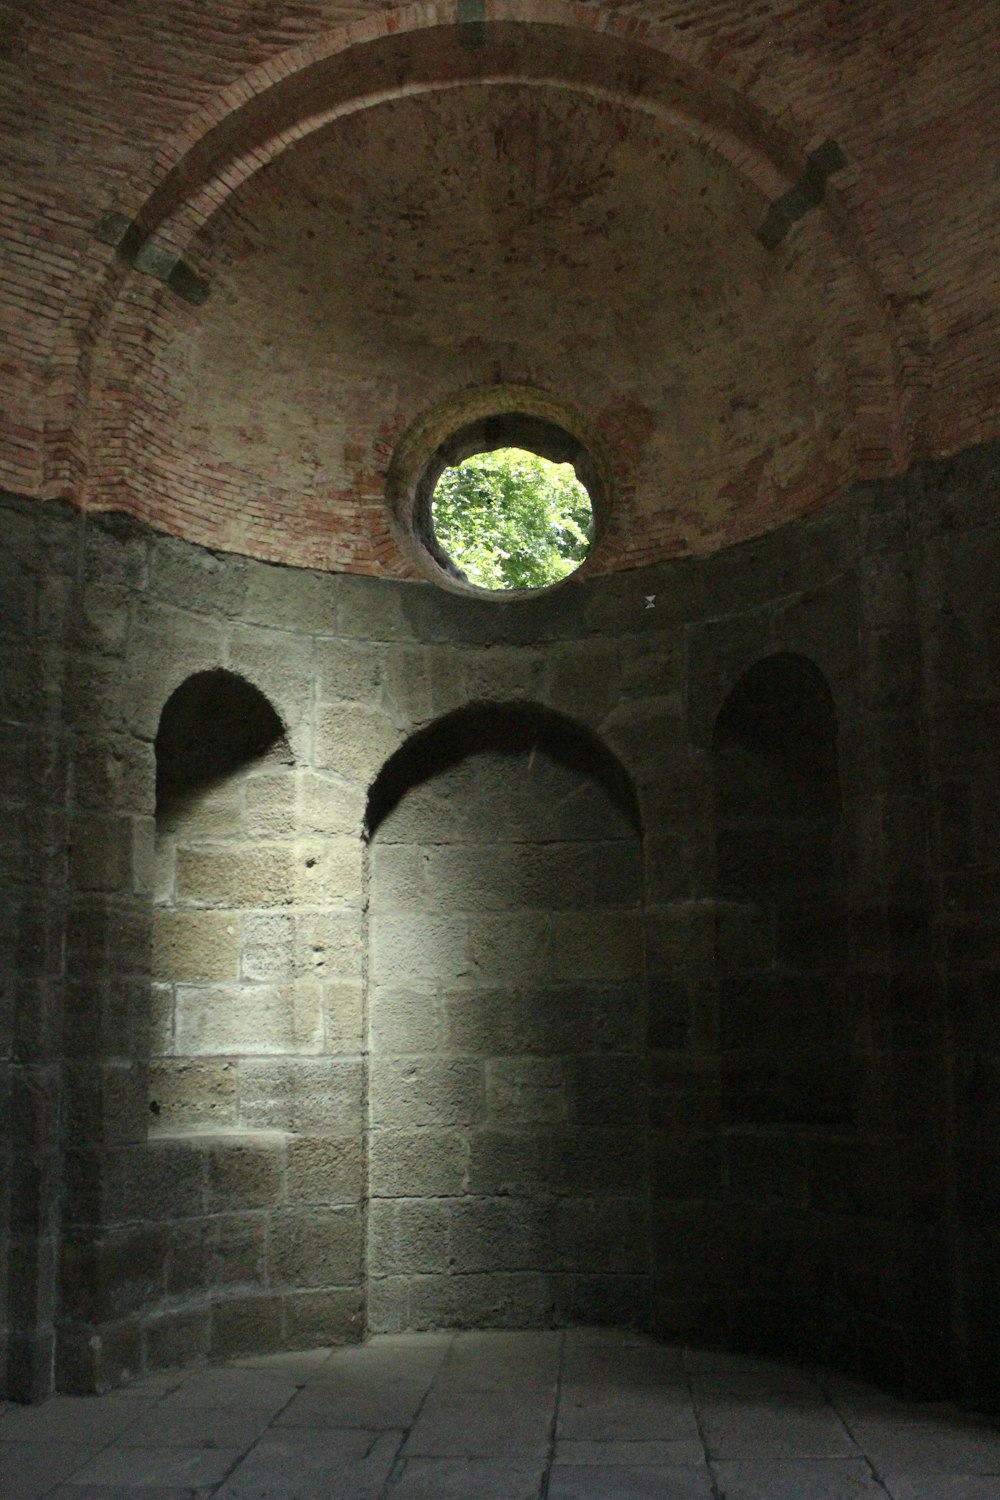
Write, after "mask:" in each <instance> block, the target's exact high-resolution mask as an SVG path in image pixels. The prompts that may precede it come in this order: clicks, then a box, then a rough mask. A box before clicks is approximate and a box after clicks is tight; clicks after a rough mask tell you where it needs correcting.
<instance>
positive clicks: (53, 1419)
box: [0, 1394, 149, 1448]
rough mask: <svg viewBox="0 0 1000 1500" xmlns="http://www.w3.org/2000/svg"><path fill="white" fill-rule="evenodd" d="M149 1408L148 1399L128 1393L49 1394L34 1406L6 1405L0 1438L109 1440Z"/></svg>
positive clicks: (97, 1444) (92, 1443)
mask: <svg viewBox="0 0 1000 1500" xmlns="http://www.w3.org/2000/svg"><path fill="white" fill-rule="evenodd" d="M148 1411H149V1401H148V1399H143V1398H141V1397H133V1396H128V1395H124V1396H123V1395H119V1394H114V1395H108V1396H53V1397H52V1398H51V1400H49V1401H43V1402H41V1404H40V1405H38V1406H15V1407H12V1408H8V1410H7V1411H6V1412H5V1413H4V1416H3V1417H2V1418H0V1438H3V1439H9V1440H11V1441H14V1442H22V1443H43V1442H52V1443H86V1444H88V1445H89V1446H90V1447H91V1448H98V1447H100V1446H101V1445H102V1444H104V1443H109V1442H111V1441H112V1440H113V1439H114V1438H116V1437H118V1435H119V1434H120V1433H122V1432H125V1431H126V1430H127V1429H128V1428H129V1427H131V1426H133V1425H134V1423H136V1422H137V1421H139V1419H140V1418H141V1417H143V1416H145V1415H146V1414H147V1413H148Z"/></svg>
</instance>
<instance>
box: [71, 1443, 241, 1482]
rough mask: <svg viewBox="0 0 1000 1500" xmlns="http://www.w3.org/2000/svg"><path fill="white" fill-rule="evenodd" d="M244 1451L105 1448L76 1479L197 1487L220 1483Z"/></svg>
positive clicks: (232, 1449)
mask: <svg viewBox="0 0 1000 1500" xmlns="http://www.w3.org/2000/svg"><path fill="white" fill-rule="evenodd" d="M242 1456H243V1453H242V1450H241V1449H239V1448H177V1447H169V1446H166V1445H164V1446H161V1447H156V1448H118V1447H110V1448H104V1449H102V1450H101V1452H100V1453H98V1454H97V1455H96V1456H95V1457H94V1458H92V1459H91V1460H90V1462H89V1463H86V1464H84V1466H83V1468H82V1469H80V1470H79V1472H78V1473H77V1474H74V1476H73V1478H74V1479H75V1480H79V1481H80V1483H81V1484H97V1485H120V1486H125V1487H131V1488H135V1487H137V1486H142V1485H145V1486H146V1488H147V1489H150V1488H156V1487H160V1488H170V1487H175V1488H184V1487H185V1486H186V1487H187V1488H188V1489H196V1488H201V1487H205V1486H207V1485H213V1484H220V1483H221V1482H222V1480H223V1479H225V1477H226V1475H227V1474H228V1473H229V1471H230V1469H231V1468H232V1467H233V1465H234V1464H236V1463H238V1462H239V1460H240V1459H241V1458H242Z"/></svg>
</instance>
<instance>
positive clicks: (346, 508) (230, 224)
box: [0, 0, 1000, 576]
mask: <svg viewBox="0 0 1000 1500" xmlns="http://www.w3.org/2000/svg"><path fill="white" fill-rule="evenodd" d="M529 9H530V14H529ZM722 9H723V10H724V9H725V8H722ZM738 9H739V8H738V7H734V8H733V15H732V16H731V17H728V19H727V15H724V14H723V13H722V10H720V9H719V8H715V10H713V18H714V19H713V21H712V25H711V26H710V25H709V21H708V18H707V17H701V16H699V17H692V16H688V15H686V14H681V10H683V8H681V10H678V8H676V7H674V8H668V11H669V13H665V14H663V15H659V14H658V15H657V17H656V18H655V19H654V18H653V17H651V16H650V17H645V16H644V15H642V14H641V7H640V8H639V9H637V10H636V11H635V14H634V16H632V17H631V19H630V18H626V17H618V16H616V15H613V14H611V13H605V12H603V11H601V10H599V9H597V8H592V7H588V6H572V5H564V4H560V3H557V0H537V3H536V4H534V5H533V6H532V7H529V8H528V9H526V8H525V6H524V5H514V6H511V5H506V4H504V3H501V0H496V3H494V4H492V5H491V6H490V7H489V13H488V15H487V16H486V18H485V20H483V21H476V22H475V24H474V25H473V26H471V27H470V26H469V25H468V24H463V15H461V14H458V13H456V12H453V10H452V9H451V8H450V7H448V6H444V7H442V9H441V12H440V14H438V13H437V12H435V13H434V14H433V15H432V14H431V13H429V12H427V11H426V10H420V11H416V10H414V11H398V12H388V11H386V12H383V11H379V12H375V11H371V12H370V13H369V12H368V11H367V9H366V10H365V14H364V16H363V17H362V16H360V15H358V16H354V15H352V16H348V15H347V14H346V13H345V14H344V15H343V16H341V15H339V14H338V15H333V14H332V13H330V10H329V7H322V6H318V5H317V6H312V5H309V4H306V5H304V6H300V7H298V9H297V11H296V17H295V18H294V25H293V24H292V18H291V17H290V16H286V15H285V10H284V8H283V7H281V6H276V7H269V8H268V18H267V20H266V21H265V19H264V18H263V16H262V15H261V16H258V17H256V19H255V17H253V16H250V15H248V14H244V12H243V10H242V9H241V8H240V7H238V6H231V5H228V4H225V5H223V4H220V5H217V6H213V7H211V8H209V10H208V11H207V12H205V13H204V14H202V13H201V12H199V14H198V16H195V15H194V14H193V13H192V14H191V15H187V16H186V17H185V18H184V24H183V25H181V20H182V17H181V16H180V13H179V9H178V13H177V14H174V8H172V7H171V8H168V10H167V11H166V12H165V13H164V18H163V27H162V30H161V29H158V30H157V33H156V36H155V37H153V36H151V35H150V34H149V33H148V30H145V31H144V29H143V25H142V22H141V17H138V16H131V15H130V16H125V15H123V14H122V13H121V11H120V9H119V8H115V7H108V6H102V5H96V6H91V7H86V8H84V7H80V8H79V14H77V9H76V8H73V7H71V8H70V10H69V11H68V12H67V15H66V17H65V18H64V19H65V23H66V24H65V27H64V29H63V31H61V32H60V34H59V36H58V37H53V36H52V35H51V34H50V33H49V31H48V30H47V28H46V23H45V22H44V20H43V19H42V18H40V17H36V16H31V17H29V16H28V14H27V11H26V12H25V16H24V17H23V18H22V20H21V21H20V22H19V23H18V25H17V26H16V27H15V28H14V29H13V31H12V32H11V34H10V35H11V38H12V41H11V44H10V47H9V49H8V57H7V59H6V65H7V69H8V75H9V76H13V74H14V73H15V71H16V69H15V66H14V65H18V66H19V68H20V73H19V74H18V75H17V76H18V77H19V78H20V79H23V77H24V76H26V75H27V76H29V77H30V76H32V72H31V70H32V68H34V76H35V77H36V78H37V80H38V82H39V98H40V99H41V100H42V107H41V108H40V109H38V110H37V112H36V115H35V118H34V124H33V129H32V131H31V133H30V136H29V135H28V134H27V133H26V131H25V128H24V126H25V121H26V119H27V115H26V98H25V95H24V90H23V87H18V86H11V87H10V88H9V89H7V90H6V91H5V94H4V98H5V100H6V102H7V115H8V124H9V125H10V124H11V123H12V127H13V128H11V129H10V130H9V131H8V133H7V134H6V136H5V152H6V158H7V164H8V166H9V169H10V170H9V178H8V180H9V181H10V182H11V184H12V190H11V191H9V192H8V193H7V195H6V197H5V201H4V213H5V215H6V218H7V220H8V223H9V225H11V226H12V229H11V238H12V242H13V243H14V248H15V251H17V249H18V245H19V244H28V245H30V246H31V247H33V251H34V254H33V255H32V254H31V253H28V251H23V252H22V253H14V254H12V255H11V257H10V261H9V265H10V271H9V275H8V281H9V283H10V284H11V286H12V288H13V292H14V301H13V304H12V305H13V307H14V308H15V313H16V316H13V317H11V318H10V319H8V321H9V322H10V323H11V325H12V329H13V333H12V337H11V339H10V341H9V348H10V351H11V352H10V357H9V359H8V361H7V364H8V373H9V375H10V396H9V399H8V402H7V405H6V407H5V409H4V413H3V422H4V430H5V437H6V439H7V441H6V442H5V443H4V447H3V464H4V469H3V477H4V478H5V479H6V481H7V482H8V483H9V484H10V485H11V486H12V487H14V488H17V489H19V490H20V491H21V492H22V493H38V494H62V495H66V496H67V497H68V498H70V499H71V500H73V501H74V502H75V503H77V504H82V505H86V506H88V507H92V508H102V509H120V510H125V511H128V512H131V513H132V514H135V515H137V516H140V517H142V518H144V519H147V520H150V521H152V522H153V523H154V524H156V525H159V526H161V527H162V528H163V529H166V530H169V531H175V532H178V533H180V534H183V535H187V536H190V537H192V538H193V539H196V540H200V541H203V542H206V543H208V544H210V545H213V546H218V547H222V548H227V549H231V550H236V551H245V552H248V553H251V554H253V555H257V556H262V557H269V558H273V559H276V560H281V561H288V562H293V563H298V564H304V565H309V566H317V567H322V568H333V569H350V570H355V571H363V572H372V573H388V574H391V575H396V576H408V575H410V574H411V572H412V569H411V565H410V564H409V563H408V562H407V560H406V559H405V558H404V556H403V555H402V553H400V552H399V550H398V549H397V548H396V546H395V543H394V541H393V538H392V536H391V534H390V530H389V526H388V519H387V513H386V506H385V498H384V486H385V475H386V471H387V469H388V466H389V463H390V461H391V456H392V451H393V447H394V445H395V443H396V442H397V441H398V439H399V438H400V436H401V435H402V434H403V433H404V432H405V431H406V430H407V429H408V428H409V427H410V425H411V424H412V423H413V422H414V420H416V419H418V418H419V416H420V414H421V412H422V411H423V410H426V409H427V408H428V407H430V406H431V405H433V404H434V403H435V402H440V401H442V400H447V399H449V398H453V397H454V396H455V395H456V393H459V392H461V391H463V390H466V389H470V390H471V389H476V388H481V387H483V386H485V385H489V384H490V383H505V384H514V385H523V386H530V387H534V388H536V389H537V390H538V391H540V392H541V393H543V394H548V395H551V396H552V397H553V398H557V399H559V400H560V401H562V402H564V403H567V404H568V405H569V406H570V407H572V408H573V409H575V410H577V411H578V412H579V413H580V417H581V421H583V422H584V423H586V424H589V425H590V427H591V428H592V429H593V430H594V431H595V433H597V434H598V435H599V437H600V439H601V441H602V443H603V445H604V448H605V450H606V451H607V453H608V454H609V455H610V460H611V467H612V471H613V479H614V486H615V495H614V502H613V507H612V515H611V519H610V525H609V527H608V529H607V531H606V534H605V536H604V538H603V540H602V543H601V545H600V547H599V548H598V549H597V550H596V552H595V553H594V554H593V555H592V557H591V559H590V560H589V562H588V565H587V566H588V569H590V570H591V571H598V572H599V571H604V570H609V569H612V570H613V569H621V568H629V567H635V566H640V565H642V564H645V563H647V562H651V561H654V560H657V559H659V558H663V557H668V556H672V555H677V554H680V553H684V552H689V551H706V550H712V549H715V548H717V547H719V546H724V545H726V544H729V543H731V542H734V541H738V540H741V539H743V538H745V537H749V536H753V535H757V534H759V533H761V532H763V531H765V530H768V529H770V528H772V527H774V526H776V525H780V524H782V523H783V522H785V521H787V520H789V519H791V518H793V517H795V516H797V515H800V514H803V513H805V512H808V511H810V510H814V509H816V508H817V507H819V506H821V505H823V504H825V503H826V502H828V501H829V500H831V499H833V498H834V497H835V496H836V495H837V494H839V493H840V492H842V491H843V489H844V488H845V487H846V486H847V485H848V484H849V483H850V482H851V481H852V480H853V479H855V478H857V477H873V476H876V475H879V474H886V473H892V472H898V471H899V470H900V469H902V468H904V467H905V466H906V464H907V463H908V462H909V461H910V459H911V458H912V457H914V456H916V455H919V454H921V453H926V452H942V451H950V450H953V449H955V448H957V447H960V446H963V445H965V444H967V443H968V442H971V441H976V440H979V439H982V438H985V437H988V436H992V435H993V434H994V431H995V429H996V427H997V425H998V423H997V419H996V410H997V404H996V401H995V391H994V392H993V394H992V395H991V394H990V385H989V381H990V370H991V369H992V363H991V362H989V361H986V360H985V358H984V355H983V352H982V351H983V350H985V349H986V348H987V347H988V346H989V331H990V329H991V328H994V329H995V327H996V324H997V321H998V313H997V304H998V300H1000V299H998V298H997V295H996V287H995V285H994V282H995V276H994V275H993V273H992V272H991V271H990V269H989V268H988V267H986V266H985V265H984V263H983V262H982V258H981V255H980V254H979V252H978V251H977V250H976V245H977V244H981V243H982V236H983V234H984V233H985V232H986V227H987V226H988V225H989V223H990V222H991V221H992V220H995V216H996V203H995V197H996V194H995V192H994V191H993V187H992V186H991V187H989V188H986V189H983V190H982V191H980V192H979V194H978V196H976V195H975V194H973V193H972V192H971V184H970V174H972V173H973V167H974V164H975V161H976V160H977V159H979V158H978V157H977V146H976V142H979V143H980V144H981V145H983V146H984V148H985V145H986V137H988V135H989V131H990V130H991V129H992V125H991V123H990V122H991V120H992V119H993V112H992V111H991V110H990V109H989V107H988V105H989V99H990V96H991V92H992V94H993V95H994V96H995V79H993V80H992V84H991V69H990V68H989V65H988V63H987V62H986V61H985V60H984V54H983V50H982V40H983V36H982V7H976V6H973V5H971V4H953V5H951V6H946V7H939V8H937V9H936V10H935V12H934V15H933V16H931V15H930V13H929V11H928V13H927V14H920V15H917V14H916V13H915V15H914V17H913V18H912V19H911V22H910V24H909V25H907V24H906V23H905V22H904V20H903V18H901V17H900V15H899V14H898V12H897V11H896V10H895V9H892V12H891V14H890V13H889V11H887V13H886V15H885V17H883V20H884V23H885V24H884V25H883V26H881V27H879V26H877V25H876V24H875V17H874V16H872V15H871V14H870V13H869V14H868V15H867V17H866V20H865V24H864V26H863V27H861V26H859V23H858V19H857V17H855V16H853V15H852V11H853V8H851V7H843V6H836V7H831V6H830V5H828V4H819V3H803V4H801V5H799V6H797V7H795V9H794V14H784V13H783V15H782V17H781V19H780V22H779V20H778V18H777V17H775V18H773V19H768V18H763V19H761V20H760V21H759V24H758V23H755V25H754V27H752V28H749V29H748V28H747V27H746V26H743V25H741V24H738V17H737V14H736V12H737V10H738ZM918 9H920V10H921V11H922V10H923V8H918ZM16 10H17V7H15V11H16ZM675 11H677V13H676V14H675ZM942 11H947V16H944V15H943V14H942ZM456 20H457V22H458V23H459V24H457V25H456V24H455V23H456ZM195 33H197V36H195ZM196 43H197V45H196ZM143 45H145V47H146V51H145V52H143ZM74 46H75V48H76V51H75V52H74ZM46 48H47V49H48V52H46ZM199 48H200V50H199ZM70 53H73V56H74V57H75V59H76V62H75V65H74V66H73V67H69V56H70ZM63 54H66V61H67V70H66V72H65V74H64V75H63V74H60V73H59V70H58V69H57V67H56V63H57V61H58V58H59V57H60V56H62V55H63ZM112 54H113V55H114V56H115V58H116V61H117V65H118V68H119V72H120V76H121V78H122V79H123V83H122V87H121V90H120V92H119V93H118V94H115V92H114V91H111V90H109V88H108V86H107V77H106V76H105V74H102V72H101V69H100V67H99V66H93V65H92V64H93V63H94V60H95V58H96V59H100V58H102V57H103V58H104V59H105V60H107V59H108V58H110V57H111V56H112ZM0 65H2V60H0ZM956 70H958V71H960V72H961V74H962V76H963V78H964V79H965V85H964V87H963V89H962V90H961V91H956V90H955V89H954V88H953V87H952V86H951V85H950V84H949V82H948V80H949V78H950V79H952V80H953V79H954V77H955V76H956ZM57 76H58V77H59V87H58V88H56V86H55V81H54V80H55V79H56V78H57ZM876 76H878V77H879V78H880V80H881V83H882V85H883V87H882V90H881V92H878V91H874V92H873V89H872V80H873V78H875V77H876ZM143 77H147V78H149V77H153V78H155V79H156V80H157V87H156V88H153V89H150V90H147V91H146V93H143V90H142V88H141V86H140V85H141V81H142V79H143ZM167 79H169V80H170V87H169V88H168V87H167V83H166V80H167ZM160 85H162V87H161V86H160ZM876 93H878V97H877V98H876V96H875V95H876ZM921 101H922V103H921ZM994 102H995V97H994ZM932 103H933V104H934V119H935V122H936V123H935V128H936V132H937V133H936V138H935V139H936V147H935V149H936V160H937V168H936V170H933V171H932V170H931V164H930V163H929V162H928V161H927V160H926V153H925V152H924V147H925V146H926V140H925V139H924V136H925V134H926V131H925V126H924V120H925V118H926V117H927V109H929V108H930V105H931V104H932ZM126 106H127V107H126ZM924 106H926V109H925V108H924ZM19 121H20V125H19V123H18V122H19ZM980 138H982V140H980ZM59 139H62V140H64V141H68V143H69V144H68V146H67V147H66V148H65V150H64V152H63V155H62V156H60V154H59V152H58V151H57V150H56V149H55V143H56V142H57V141H58V140H59ZM963 140H964V141H965V143H966V147H967V149H966V151H965V152H964V153H963V151H962V150H961V149H960V147H961V144H962V141H963ZM945 158H947V163H948V165H947V170H944V171H943V170H941V166H942V163H943V162H944V160H945ZM932 180H933V193H934V194H935V195H936V206H935V204H932V203H931V202H930V199H929V196H928V195H929V193H930V187H929V184H930V182H931V181H932ZM39 204H41V207H39ZM945 212H947V213H948V214H949V215H950V217H949V219H948V222H949V223H951V225H952V230H951V232H950V235H947V234H944V231H943V229H942V222H941V214H942V213H945ZM42 231H44V234H43V235H42V238H41V240H40V241H39V235H40V234H42ZM977 256H979V258H978V259H977ZM975 266H979V272H978V274H976V275H973V274H971V272H972V270H973V269H974V268H975ZM43 283H44V285H43ZM43 311H44V316H43V315H42V313H43ZM980 346H982V347H980ZM40 414H41V415H40Z"/></svg>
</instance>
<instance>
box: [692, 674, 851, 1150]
mask: <svg viewBox="0 0 1000 1500" xmlns="http://www.w3.org/2000/svg"><path fill="white" fill-rule="evenodd" d="M712 766H713V782H714V796H715V830H716V833H715V837H716V894H717V897H718V899H719V902H720V934H722V938H721V940H720V942H719V945H718V975H717V978H718V985H719V1034H720V1048H721V1064H722V1074H721V1076H722V1112H723V1121H724V1124H725V1125H727V1126H729V1127H731V1128H736V1129H739V1128H746V1129H748V1130H753V1129H755V1128H756V1129H759V1128H767V1129H774V1128H779V1127H780V1128H784V1129H795V1128H796V1127H827V1126H846V1125H849V1124H850V1122H851V1120H852V1114H853V1105H852V1097H851V1096H852V1081H851V1067H850V1057H849V1050H848V1040H847V1037H848V1031H847V1021H846V995H845V951H846V940H847V931H846V920H845V908H844V893H843V874H842V848H841V845H842V812H841V794H840V782H839V777H838V769H837V722H836V712H835V708H834V703H833V699H832V697H831V694H830V690H829V688H828V686H827V684H826V680H825V678H824V677H823V674H822V673H821V672H820V671H819V669H818V668H817V667H815V666H814V665H813V664H812V663H811V662H810V661H808V660H807V659H806V658H805V657H802V656H797V655H794V654H792V653H780V654H778V655H775V656H770V657H767V658H765V659H764V660H762V661H759V662H757V663H756V665H755V666H753V667H751V668H750V670H749V671H748V672H746V673H745V675H744V676H743V677H742V678H741V679H740V681H739V682H738V683H737V684H736V685H735V687H734V688H733V689H732V691H731V692H730V694H729V697H728V698H727V700H726V702H725V704H724V705H723V708H722V710H721V712H720V714H719V717H718V719H717V721H716V725H715V732H714V735H713V739H712Z"/></svg>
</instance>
